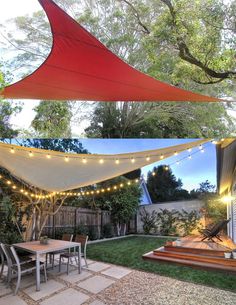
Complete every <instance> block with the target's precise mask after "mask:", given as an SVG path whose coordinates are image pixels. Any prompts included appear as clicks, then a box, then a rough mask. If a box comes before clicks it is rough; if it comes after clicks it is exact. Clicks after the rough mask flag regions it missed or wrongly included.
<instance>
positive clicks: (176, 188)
mask: <svg viewBox="0 0 236 305" xmlns="http://www.w3.org/2000/svg"><path fill="white" fill-rule="evenodd" d="M153 172H155V175H153ZM182 185H183V184H182V181H181V180H180V179H178V180H177V179H176V177H175V175H174V174H173V173H172V170H171V169H170V168H169V167H168V169H167V167H166V165H160V166H158V167H154V168H153V170H152V172H148V175H147V188H148V191H149V193H150V196H151V198H152V202H154V203H155V202H163V201H172V200H180V199H188V198H189V197H190V196H189V194H188V192H187V191H186V190H183V189H182Z"/></svg>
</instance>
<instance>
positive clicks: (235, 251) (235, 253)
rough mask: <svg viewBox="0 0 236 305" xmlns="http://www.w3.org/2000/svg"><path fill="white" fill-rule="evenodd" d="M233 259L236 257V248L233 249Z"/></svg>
mask: <svg viewBox="0 0 236 305" xmlns="http://www.w3.org/2000/svg"><path fill="white" fill-rule="evenodd" d="M232 255H233V259H236V249H234V250H233V251H232Z"/></svg>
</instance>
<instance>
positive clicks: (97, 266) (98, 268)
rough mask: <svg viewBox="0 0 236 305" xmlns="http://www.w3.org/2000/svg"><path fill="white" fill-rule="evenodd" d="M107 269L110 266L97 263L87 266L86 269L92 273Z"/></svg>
mask: <svg viewBox="0 0 236 305" xmlns="http://www.w3.org/2000/svg"><path fill="white" fill-rule="evenodd" d="M108 267H110V265H108V264H104V263H98V262H97V263H93V264H91V265H89V266H88V268H87V269H88V270H91V271H94V272H100V271H102V270H104V269H106V268H108Z"/></svg>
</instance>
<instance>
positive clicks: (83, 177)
mask: <svg viewBox="0 0 236 305" xmlns="http://www.w3.org/2000/svg"><path fill="white" fill-rule="evenodd" d="M208 141H209V139H207V140H197V141H193V142H189V143H186V144H181V145H175V146H170V147H165V148H161V149H155V150H147V151H141V152H135V153H125V154H114V155H99V154H66V153H60V152H55V151H50V150H42V149H35V148H26V147H22V146H17V145H10V144H4V143H0V167H3V168H5V169H7V170H8V171H9V172H10V173H11V174H12V175H13V176H15V177H16V178H19V179H21V180H23V181H25V182H27V183H28V184H29V185H32V186H35V187H38V188H39V189H42V190H45V191H48V192H63V191H67V190H72V189H76V188H80V187H84V186H88V185H92V184H96V183H98V182H102V181H105V180H109V179H112V178H114V177H117V176H120V175H123V174H125V173H128V172H131V171H133V170H135V169H138V168H141V167H143V166H146V165H149V164H152V163H154V162H157V161H160V160H164V159H165V158H168V157H171V156H174V155H175V154H177V153H181V152H183V151H185V150H188V149H198V150H199V145H203V144H204V143H206V142H208Z"/></svg>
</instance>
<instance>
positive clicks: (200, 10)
mask: <svg viewBox="0 0 236 305" xmlns="http://www.w3.org/2000/svg"><path fill="white" fill-rule="evenodd" d="M56 2H57V3H58V4H60V5H61V6H62V7H63V9H66V10H67V11H68V12H69V13H71V15H72V16H73V17H74V18H75V19H76V20H78V21H79V22H80V23H81V24H82V25H83V26H85V27H86V29H88V30H89V31H90V32H91V33H93V34H94V35H95V36H96V37H97V38H98V39H100V40H101V41H102V42H103V43H105V44H106V45H107V46H108V47H109V48H110V49H111V50H112V51H113V52H114V53H115V54H118V56H120V57H121V58H123V59H124V60H125V61H127V62H128V63H129V64H131V65H133V66H134V67H136V68H138V69H139V70H141V71H143V72H146V73H148V74H149V75H151V76H153V77H156V78H158V79H159V80H162V81H166V82H168V83H170V84H173V85H176V86H179V87H183V88H185V89H190V90H194V91H196V92H200V93H205V94H209V95H216V96H218V97H222V96H223V94H224V96H231V97H233V98H234V97H235V92H236V90H235V8H236V5H235V1H230V2H228V3H227V4H224V3H223V1H222V0H207V1H205V0H200V1H197V2H196V3H195V2H189V1H187V0H179V1H175V2H174V1H170V0H159V1H156V0H141V1H139V0H135V1H132V3H131V2H129V1H126V0H97V1H95V0H90V1H89V0H83V1H81V2H78V1H76V0H63V1H62V0H57V1H56ZM81 8H83V9H81ZM14 23H15V25H16V28H17V29H18V30H20V31H21V37H20V39H18V37H17V39H16V38H14V35H10V33H8V34H9V35H8V36H7V35H6V36H7V37H6V38H7V39H8V40H9V41H10V43H11V44H12V45H14V46H15V47H16V48H17V49H18V50H19V52H18V53H17V56H16V57H15V58H14V60H13V61H12V62H11V64H12V65H15V66H19V64H20V65H22V66H24V67H25V66H28V69H29V71H32V70H34V69H35V68H36V67H35V66H32V63H34V64H36V66H38V64H39V63H41V62H42V61H43V59H44V58H46V56H47V54H48V53H49V50H50V46H51V35H50V28H49V24H48V22H47V20H46V19H45V16H44V14H43V12H37V13H35V14H34V15H33V16H32V17H29V16H27V17H18V18H16V19H15V20H14ZM35 41H37V43H35ZM24 73H25V69H24ZM231 106H232V105H230V104H227V105H226V104H223V103H219V104H213V103H207V104H204V103H203V104H202V103H200V104H197V103H162V105H161V106H160V105H158V104H156V106H155V107H153V106H152V105H149V106H146V105H145V104H141V105H140V106H134V105H132V102H131V103H130V104H129V105H127V107H126V106H125V107H123V106H120V105H118V106H115V107H117V109H114V106H110V105H109V104H106V105H105V106H103V105H102V104H97V105H96V106H95V110H94V114H93V116H92V119H91V124H90V126H89V128H88V129H87V135H88V136H92V137H95V136H97V135H98V136H101V135H102V136H103V137H111V136H115V137H132V136H142V135H144V136H146V135H147V136H153V137H158V136H166V137H170V136H179V137H185V136H189V137H190V136H192V137H201V136H204V137H205V136H210V137H211V136H223V137H225V136H228V135H230V134H231V133H232V129H233V127H234V126H235V125H234V122H233V120H231V119H230V117H229V116H228V115H227V113H226V110H225V109H226V108H230V107H231ZM120 107H121V108H122V109H121V108H120ZM107 113H111V117H110V118H109V117H108V116H107ZM152 113H155V116H154V115H152ZM116 114H117V116H118V120H117V117H116ZM141 114H142V116H141V118H140V115H141ZM102 115H103V116H102ZM209 115H210V116H209ZM184 118H185V119H184ZM133 122H134V123H133ZM97 123H98V125H99V126H98V127H97V126H96V125H97ZM114 126H118V127H119V128H121V131H120V132H118V134H116V132H114V131H113V130H114ZM129 130H131V132H130V131H129ZM136 130H137V133H136V134H134V135H133V134H132V133H133V131H136ZM114 134H115V135H114Z"/></svg>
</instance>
